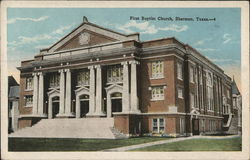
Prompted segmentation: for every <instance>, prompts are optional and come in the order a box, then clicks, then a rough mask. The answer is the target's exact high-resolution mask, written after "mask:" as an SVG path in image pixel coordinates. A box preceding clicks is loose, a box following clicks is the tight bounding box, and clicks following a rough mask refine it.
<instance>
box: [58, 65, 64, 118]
mask: <svg viewBox="0 0 250 160" xmlns="http://www.w3.org/2000/svg"><path fill="white" fill-rule="evenodd" d="M59 72H60V108H59V115H63V114H64V113H65V108H64V102H65V75H64V70H63V69H61V70H59Z"/></svg>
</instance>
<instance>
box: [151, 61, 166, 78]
mask: <svg viewBox="0 0 250 160" xmlns="http://www.w3.org/2000/svg"><path fill="white" fill-rule="evenodd" d="M157 63H159V64H157ZM157 65H159V67H160V72H161V73H154V72H153V71H154V69H153V68H154V67H155V70H156V67H157ZM161 78H164V61H162V60H157V61H153V62H151V78H150V79H161Z"/></svg>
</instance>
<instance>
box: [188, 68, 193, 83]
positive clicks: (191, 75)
mask: <svg viewBox="0 0 250 160" xmlns="http://www.w3.org/2000/svg"><path fill="white" fill-rule="evenodd" d="M189 81H190V82H192V83H194V68H193V67H190V68H189Z"/></svg>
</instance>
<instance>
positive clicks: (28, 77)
mask: <svg viewBox="0 0 250 160" xmlns="http://www.w3.org/2000/svg"><path fill="white" fill-rule="evenodd" d="M18 69H19V70H20V72H21V76H20V99H19V102H20V105H19V110H20V117H19V121H18V126H19V128H23V127H28V126H32V125H34V124H35V123H37V122H38V121H40V120H41V119H54V118H64V119H65V118H91V117H100V118H107V117H108V118H110V117H111V118H113V119H114V127H115V128H116V129H117V130H119V131H120V132H122V133H124V134H128V135H143V134H150V135H152V134H153V135H154V134H156V135H158V134H161V135H172V136H191V135H197V134H212V133H218V132H222V131H223V128H224V127H225V126H226V125H229V124H230V123H231V122H230V120H231V119H230V118H229V115H230V113H231V111H232V107H233V105H232V103H233V98H232V82H231V78H230V77H228V76H227V75H226V74H225V73H224V71H223V70H222V69H221V68H220V67H218V66H217V65H215V64H214V63H213V62H211V61H210V60H209V59H208V58H206V57H205V56H203V55H202V54H201V53H200V52H198V51H197V50H196V49H194V48H192V47H191V46H189V45H188V44H184V43H182V42H180V41H178V40H177V39H176V38H174V37H170V38H162V39H155V40H149V41H140V38H139V33H134V34H128V35H127V34H122V33H119V32H116V31H113V30H110V29H107V28H103V27H101V26H98V25H96V24H93V23H90V22H88V20H87V18H86V17H84V18H83V22H82V23H81V24H80V25H79V26H78V27H77V28H75V29H74V30H73V31H72V32H70V33H69V34H67V35H66V36H65V37H63V38H62V39H61V40H59V41H58V42H56V43H55V44H53V45H52V46H50V47H49V48H46V49H41V50H40V52H39V53H38V54H37V55H35V56H34V59H32V60H27V61H22V62H21V67H18Z"/></svg>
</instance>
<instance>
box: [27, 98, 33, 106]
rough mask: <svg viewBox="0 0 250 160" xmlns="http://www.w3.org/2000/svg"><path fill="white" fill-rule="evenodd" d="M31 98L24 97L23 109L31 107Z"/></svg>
mask: <svg viewBox="0 0 250 160" xmlns="http://www.w3.org/2000/svg"><path fill="white" fill-rule="evenodd" d="M32 105H33V96H25V107H32Z"/></svg>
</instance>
